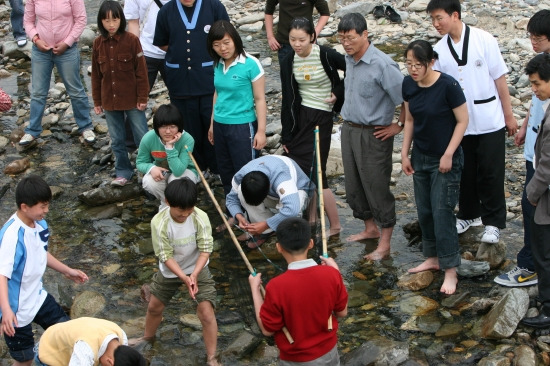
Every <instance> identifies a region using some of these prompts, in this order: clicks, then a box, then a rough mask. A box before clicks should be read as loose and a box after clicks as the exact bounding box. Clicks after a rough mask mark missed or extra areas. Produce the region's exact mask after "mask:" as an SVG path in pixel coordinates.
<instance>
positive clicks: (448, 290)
mask: <svg viewBox="0 0 550 366" xmlns="http://www.w3.org/2000/svg"><path fill="white" fill-rule="evenodd" d="M457 284H458V278H457V276H456V268H448V269H446V270H445V280H443V285H441V290H439V291H441V292H442V293H444V294H445V295H452V294H454V293H455V291H456V285H457Z"/></svg>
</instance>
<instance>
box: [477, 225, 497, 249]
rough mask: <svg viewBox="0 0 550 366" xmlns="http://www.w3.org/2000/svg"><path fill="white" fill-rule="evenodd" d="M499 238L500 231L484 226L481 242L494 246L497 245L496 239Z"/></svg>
mask: <svg viewBox="0 0 550 366" xmlns="http://www.w3.org/2000/svg"><path fill="white" fill-rule="evenodd" d="M499 237H500V230H499V228H498V227H495V226H491V225H487V226H485V232H484V233H483V236H482V237H481V242H483V243H489V244H495V243H498V238H499Z"/></svg>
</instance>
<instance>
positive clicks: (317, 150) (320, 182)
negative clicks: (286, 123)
mask: <svg viewBox="0 0 550 366" xmlns="http://www.w3.org/2000/svg"><path fill="white" fill-rule="evenodd" d="M315 155H316V160H317V192H318V195H319V216H321V217H320V219H321V240H322V243H323V257H325V258H328V249H327V235H326V233H325V200H324V198H323V174H322V171H321V148H320V147H319V126H315ZM327 328H328V330H332V315H331V316H329V317H328V324H327Z"/></svg>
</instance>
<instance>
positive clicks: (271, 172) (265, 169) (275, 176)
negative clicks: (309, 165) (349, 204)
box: [225, 155, 315, 230]
mask: <svg viewBox="0 0 550 366" xmlns="http://www.w3.org/2000/svg"><path fill="white" fill-rule="evenodd" d="M252 171H259V172H262V173H264V174H265V175H266V176H267V178H268V179H269V184H270V186H269V192H268V193H267V194H268V196H270V197H273V198H275V199H279V201H280V205H281V206H282V207H281V209H280V210H279V212H278V213H277V214H275V215H274V216H272V217H270V218H269V219H267V221H266V223H267V225H268V226H269V227H270V228H271V229H273V230H277V226H279V224H280V223H281V222H282V221H283V220H284V219H286V218H288V217H296V216H298V215H299V214H300V210H301V204H300V195H299V194H298V191H306V192H308V193H309V191H308V190H310V189H315V186H314V185H313V184H312V183H311V181H310V180H309V178H308V177H307V176H306V175H305V174H304V172H303V171H302V169H300V167H299V166H298V165H297V164H296V163H295V162H294V160H292V159H290V158H287V157H286V156H279V155H266V156H262V157H259V158H258V159H254V160H252V161H250V162H249V163H247V164H246V165H245V166H243V167H242V168H241V170H239V171H238V172H237V173H236V174H235V176H234V177H233V181H232V182H231V184H232V188H231V192H229V194H228V195H227V197H226V202H225V204H226V206H227V209H228V210H229V212H230V213H231V216H232V217H235V216H236V215H237V214H241V215H242V214H243V209H242V207H241V202H240V201H239V196H238V192H239V186H240V185H241V182H242V180H243V177H244V176H245V175H246V174H248V173H250V172H252Z"/></svg>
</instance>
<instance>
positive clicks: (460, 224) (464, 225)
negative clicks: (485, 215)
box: [456, 217, 482, 234]
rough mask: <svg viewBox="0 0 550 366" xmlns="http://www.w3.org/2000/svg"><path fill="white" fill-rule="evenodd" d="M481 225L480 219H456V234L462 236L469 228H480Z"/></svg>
mask: <svg viewBox="0 0 550 366" xmlns="http://www.w3.org/2000/svg"><path fill="white" fill-rule="evenodd" d="M481 224H482V222H481V217H478V218H477V219H473V220H462V219H458V218H457V219H456V232H457V233H459V234H462V233H463V232H465V231H466V230H468V229H469V228H470V226H480V225H481Z"/></svg>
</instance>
